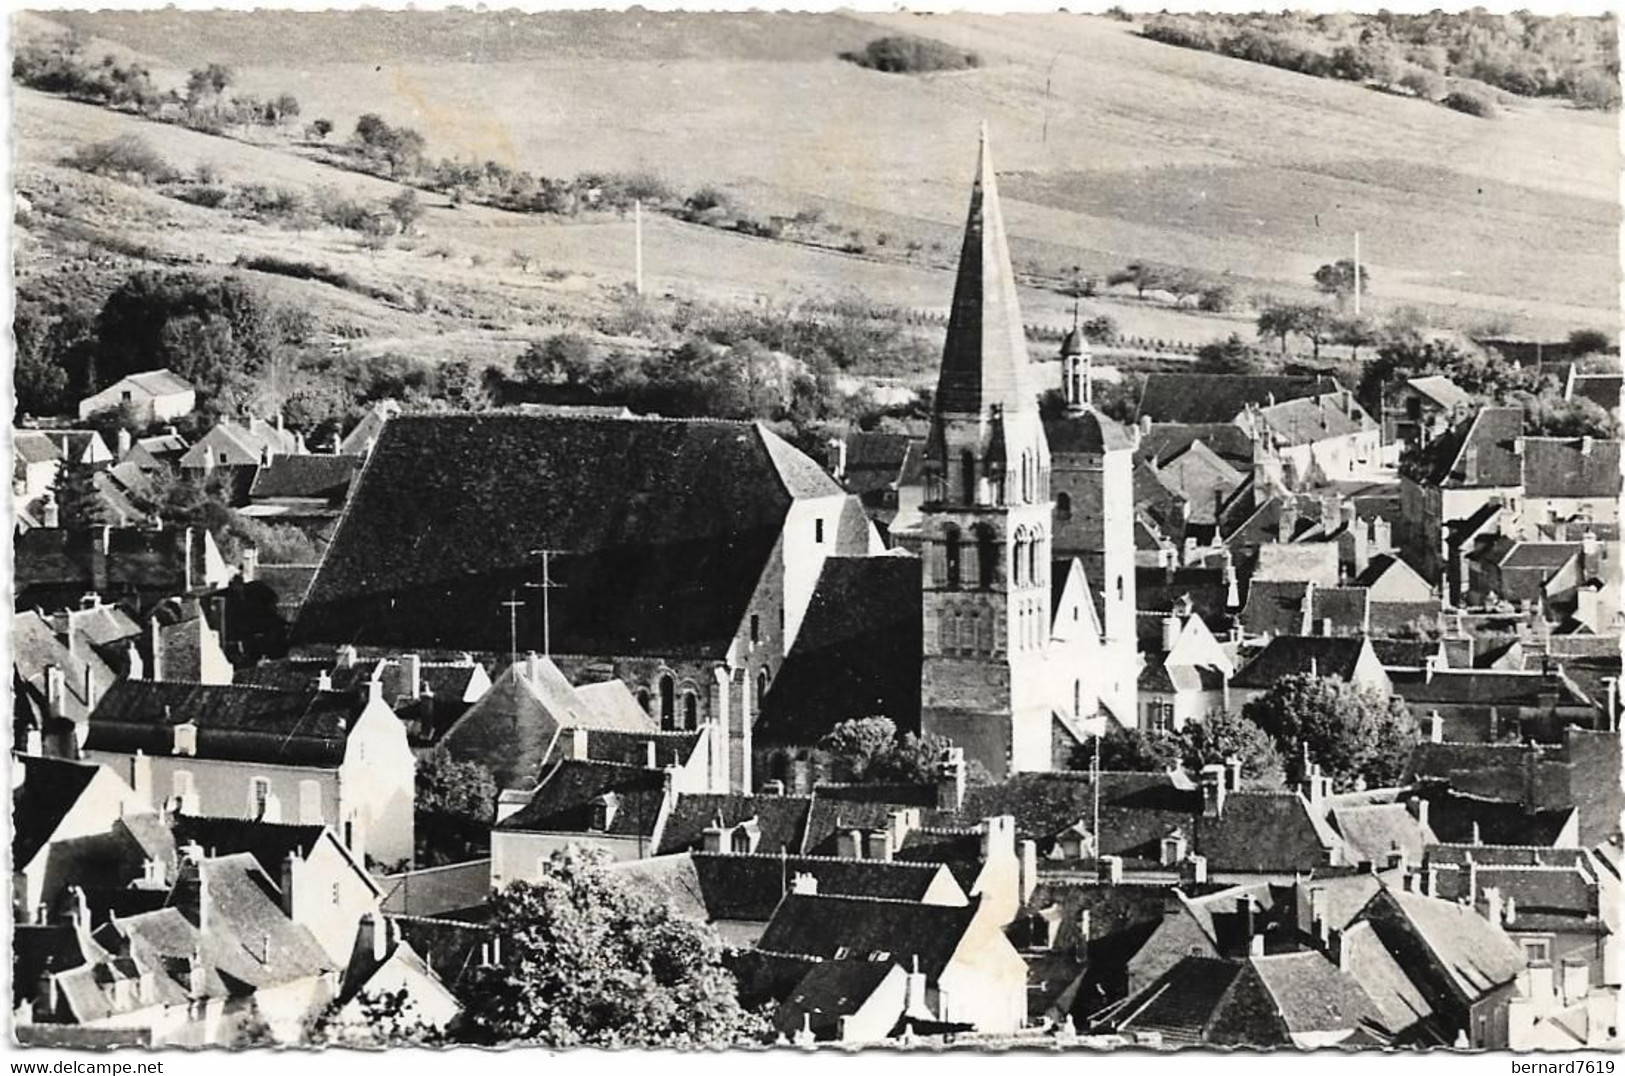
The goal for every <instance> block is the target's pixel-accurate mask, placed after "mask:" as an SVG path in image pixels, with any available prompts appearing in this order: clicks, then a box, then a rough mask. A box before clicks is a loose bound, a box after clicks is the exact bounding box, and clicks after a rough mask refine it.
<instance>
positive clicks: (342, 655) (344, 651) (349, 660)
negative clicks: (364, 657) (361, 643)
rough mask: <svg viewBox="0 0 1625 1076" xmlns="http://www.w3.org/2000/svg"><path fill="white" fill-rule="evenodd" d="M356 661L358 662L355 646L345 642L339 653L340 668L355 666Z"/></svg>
mask: <svg viewBox="0 0 1625 1076" xmlns="http://www.w3.org/2000/svg"><path fill="white" fill-rule="evenodd" d="M355 662H356V651H355V647H354V646H352V645H350V644H349V643H345V644H344V645H343V646H341V647H339V654H338V667H339V668H341V669H349V668H353V667H354V666H355Z"/></svg>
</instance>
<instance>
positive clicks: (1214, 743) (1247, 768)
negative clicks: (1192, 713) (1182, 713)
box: [1179, 710, 1286, 788]
mask: <svg viewBox="0 0 1625 1076" xmlns="http://www.w3.org/2000/svg"><path fill="white" fill-rule="evenodd" d="M1179 746H1180V749H1181V751H1182V752H1183V755H1182V758H1181V761H1183V762H1184V764H1185V768H1186V770H1188V771H1190V772H1191V773H1199V772H1200V771H1201V769H1202V767H1203V766H1210V765H1212V764H1213V763H1215V762H1218V763H1224V762H1228V761H1229V760H1230V759H1238V760H1239V761H1240V762H1241V775H1242V777H1243V778H1245V779H1246V780H1248V781H1250V782H1252V783H1253V784H1255V785H1259V786H1263V787H1266V788H1280V787H1282V786H1283V785H1284V784H1285V782H1286V771H1285V768H1284V767H1283V766H1282V765H1281V755H1280V752H1279V751H1277V750H1276V749H1275V743H1274V741H1272V740H1271V739H1270V738H1269V735H1268V734H1267V733H1265V731H1264V730H1263V729H1261V728H1259V727H1258V726H1257V725H1255V724H1253V722H1251V721H1249V720H1248V719H1247V718H1245V717H1242V716H1241V715H1240V714H1235V713H1231V712H1230V711H1228V710H1214V711H1213V712H1212V713H1209V714H1208V715H1207V716H1206V717H1205V718H1203V719H1202V720H1201V721H1191V722H1188V723H1187V724H1186V725H1185V727H1184V728H1183V729H1181V730H1180V732H1179Z"/></svg>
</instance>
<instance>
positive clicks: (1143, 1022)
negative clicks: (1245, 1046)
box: [1116, 956, 1284, 1046]
mask: <svg viewBox="0 0 1625 1076" xmlns="http://www.w3.org/2000/svg"><path fill="white" fill-rule="evenodd" d="M1250 974H1252V972H1251V969H1250V968H1249V966H1248V965H1247V964H1246V963H1240V962H1234V961H1229V960H1212V959H1209V958H1206V957H1199V956H1186V957H1183V958H1181V959H1180V961H1179V963H1177V964H1175V965H1174V966H1173V967H1171V968H1169V969H1168V970H1167V971H1165V972H1163V973H1162V975H1161V976H1159V977H1158V978H1157V980H1156V981H1155V982H1153V983H1152V984H1151V985H1150V986H1148V987H1146V988H1145V990H1144V991H1142V992H1141V994H1140V995H1139V998H1141V999H1144V1000H1143V1001H1141V1002H1140V1003H1139V1004H1136V1002H1135V1001H1130V1002H1129V1004H1128V1006H1126V1007H1125V1009H1124V1012H1126V1013H1128V1015H1127V1016H1126V1017H1125V1018H1124V1019H1123V1020H1122V1021H1120V1022H1119V1023H1117V1025H1116V1026H1117V1028H1118V1029H1120V1030H1128V1031H1156V1032H1159V1033H1160V1034H1161V1035H1162V1041H1163V1043H1164V1044H1165V1045H1167V1046H1195V1045H1197V1044H1198V1043H1204V1042H1207V1041H1208V1039H1207V1033H1208V1029H1209V1026H1210V1025H1211V1024H1212V1023H1213V1022H1214V1018H1215V1017H1216V1016H1217V1015H1218V1013H1219V1010H1220V1007H1221V1006H1222V1005H1223V1004H1224V1001H1225V996H1226V995H1227V994H1228V993H1229V992H1230V990H1231V988H1232V987H1233V986H1234V985H1235V984H1236V981H1237V980H1238V979H1241V978H1243V977H1244V976H1248V975H1250ZM1249 1015H1250V1016H1251V1017H1252V1021H1251V1023H1252V1024H1253V1025H1255V1026H1250V1027H1248V1028H1246V1029H1243V1028H1242V1027H1236V1028H1234V1029H1232V1030H1233V1032H1234V1033H1235V1034H1236V1037H1237V1039H1241V1038H1245V1039H1246V1041H1247V1042H1248V1043H1249V1044H1251V1045H1254V1046H1271V1045H1280V1044H1281V1042H1282V1041H1283V1039H1284V1036H1283V1035H1282V1034H1281V1031H1280V1030H1279V1027H1278V1025H1276V1023H1275V1014H1274V1013H1273V1012H1269V1011H1262V1012H1260V1011H1254V1012H1252V1013H1250V1014H1249Z"/></svg>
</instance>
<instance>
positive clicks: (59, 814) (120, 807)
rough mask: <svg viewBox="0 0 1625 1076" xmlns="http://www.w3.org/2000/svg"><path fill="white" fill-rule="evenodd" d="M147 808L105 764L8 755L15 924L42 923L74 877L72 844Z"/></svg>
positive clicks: (110, 827)
mask: <svg viewBox="0 0 1625 1076" xmlns="http://www.w3.org/2000/svg"><path fill="white" fill-rule="evenodd" d="M151 811H152V808H151V806H150V805H149V804H148V803H147V802H146V799H145V797H143V796H142V795H140V794H139V793H138V792H137V791H136V790H135V789H134V788H132V787H130V785H129V783H128V782H127V781H125V780H123V779H122V778H121V777H120V776H119V775H118V774H117V773H115V772H114V771H113V770H111V769H109V768H108V767H106V766H98V765H96V764H95V763H88V762H70V761H68V760H66V759H57V758H40V757H37V756H30V755H13V756H12V759H11V814H12V835H11V870H12V875H11V907H12V914H13V915H14V916H15V920H16V922H18V923H26V922H36V923H37V922H42V921H43V920H44V915H42V914H41V909H48V908H51V907H54V906H55V904H56V902H57V898H58V897H59V896H60V895H61V893H62V891H63V889H64V888H65V887H66V886H67V885H68V884H70V882H72V880H73V877H72V876H73V873H74V864H75V860H76V858H77V856H76V854H75V848H74V847H73V845H74V842H77V841H81V840H82V839H83V838H87V837H94V836H97V835H100V834H104V833H107V832H108V831H110V830H111V829H113V827H114V825H115V824H116V823H117V822H118V821H119V820H120V819H122V818H125V817H127V816H135V815H139V814H143V813H147V814H150V813H151Z"/></svg>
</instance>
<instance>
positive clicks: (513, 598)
mask: <svg viewBox="0 0 1625 1076" xmlns="http://www.w3.org/2000/svg"><path fill="white" fill-rule="evenodd" d="M524 605H525V603H524V602H522V601H520V600H519V593H518V591H513V590H510V591H508V600H507V601H505V602H503V603H502V606H503V608H505V609H507V610H508V667H509V668H518V666H519V610H520V609H522V608H524ZM515 675H518V674H517V673H516V674H515Z"/></svg>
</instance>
